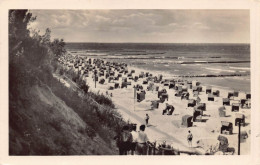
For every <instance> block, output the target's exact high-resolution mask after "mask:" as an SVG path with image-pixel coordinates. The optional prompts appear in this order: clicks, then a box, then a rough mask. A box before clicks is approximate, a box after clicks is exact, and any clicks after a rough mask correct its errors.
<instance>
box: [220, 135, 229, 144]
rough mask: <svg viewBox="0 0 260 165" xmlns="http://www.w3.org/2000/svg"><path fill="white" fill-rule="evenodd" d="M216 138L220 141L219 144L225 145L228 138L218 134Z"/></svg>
mask: <svg viewBox="0 0 260 165" xmlns="http://www.w3.org/2000/svg"><path fill="white" fill-rule="evenodd" d="M218 140H219V141H220V144H221V145H226V144H228V138H227V137H225V136H222V135H219V136H218Z"/></svg>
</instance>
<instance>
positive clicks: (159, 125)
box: [74, 59, 251, 155]
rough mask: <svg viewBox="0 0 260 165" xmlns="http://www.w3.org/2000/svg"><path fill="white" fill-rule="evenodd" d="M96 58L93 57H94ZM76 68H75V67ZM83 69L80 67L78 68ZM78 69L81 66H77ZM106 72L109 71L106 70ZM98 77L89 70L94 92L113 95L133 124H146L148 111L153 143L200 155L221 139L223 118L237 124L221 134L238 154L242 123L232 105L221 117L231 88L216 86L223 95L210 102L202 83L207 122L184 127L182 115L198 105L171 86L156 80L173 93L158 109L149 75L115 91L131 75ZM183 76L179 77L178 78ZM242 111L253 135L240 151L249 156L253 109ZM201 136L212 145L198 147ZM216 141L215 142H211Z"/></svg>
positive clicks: (160, 88)
mask: <svg viewBox="0 0 260 165" xmlns="http://www.w3.org/2000/svg"><path fill="white" fill-rule="evenodd" d="M92 61H93V59H92ZM74 69H75V68H74ZM78 69H80V68H78ZM127 69H128V71H129V72H130V71H131V70H135V73H133V74H132V76H133V77H135V76H138V75H139V74H140V73H141V72H144V73H146V72H149V71H148V70H143V69H139V68H134V67H129V66H128V67H127ZM75 71H77V69H75ZM105 73H106V71H105ZM149 73H152V74H153V76H158V74H162V75H163V79H167V78H170V77H172V75H166V74H165V75H164V74H163V73H159V72H157V73H156V72H149ZM117 75H118V72H117V71H115V76H117ZM93 76H94V73H93V72H89V74H88V77H85V80H86V82H87V84H88V85H89V86H90V91H92V92H98V93H103V94H104V95H106V93H107V92H108V94H109V95H108V96H107V97H111V96H110V94H112V97H111V99H112V101H113V102H114V104H115V107H116V109H117V111H118V112H119V113H120V114H121V115H122V117H123V118H124V120H126V121H128V122H129V123H136V124H137V126H140V125H141V124H145V115H146V114H148V115H149V116H150V120H149V124H148V127H147V129H146V132H147V135H148V137H149V140H150V141H151V142H157V144H160V143H162V142H163V141H166V144H169V145H171V146H172V147H173V148H174V149H176V150H180V151H187V152H197V153H200V154H205V153H206V152H207V150H208V149H210V147H212V146H214V145H215V144H216V143H217V142H218V141H217V138H218V136H219V135H220V128H221V121H227V122H231V123H233V134H231V135H225V134H221V135H223V136H225V137H227V138H228V142H229V147H233V148H235V154H237V149H238V126H235V118H236V117H235V114H236V113H237V112H232V111H231V106H225V108H226V117H219V111H218V108H219V107H221V106H223V102H222V99H223V98H226V97H227V95H228V92H231V91H228V90H225V89H223V88H212V90H219V91H220V95H219V97H215V100H214V101H208V94H206V92H205V91H206V86H204V85H203V82H201V86H202V92H200V93H199V95H198V96H199V98H200V99H201V101H200V102H201V103H205V104H206V111H204V115H203V116H202V119H203V120H205V121H206V122H193V126H192V127H188V128H187V127H184V126H182V125H181V123H182V116H184V115H191V116H192V115H193V110H194V107H188V106H187V105H188V100H185V99H183V100H181V97H176V96H175V93H176V90H174V89H169V86H164V84H161V83H155V84H156V85H158V86H159V90H162V89H166V90H167V94H168V96H169V99H168V101H167V100H166V101H165V102H163V103H159V108H158V109H153V110H152V109H151V101H153V100H158V97H157V94H158V92H157V91H155V90H153V91H148V90H146V89H147V86H148V84H149V83H148V84H143V80H144V79H145V78H139V79H138V81H133V80H129V79H127V81H128V82H131V85H127V88H117V89H113V90H109V86H114V83H115V82H117V83H119V84H120V85H121V83H122V77H127V74H122V77H120V78H119V80H112V81H111V82H110V83H109V82H108V79H105V77H104V76H101V77H99V80H100V78H104V79H105V83H104V84H100V83H99V82H98V81H99V80H98V81H97V82H96V88H95V82H94V79H93V78H92V77H93ZM178 79H179V78H178ZM137 84H139V85H142V86H143V89H144V90H145V91H146V95H145V99H144V100H143V101H141V102H137V101H136V100H135V99H134V88H133V87H134V86H136V85H137ZM188 92H189V93H192V89H188ZM245 96H246V94H245V93H244V92H241V91H240V92H239V97H235V98H233V100H230V105H232V103H233V102H237V100H239V99H243V98H245ZM196 98H197V97H193V95H192V94H191V95H190V98H189V99H195V100H196ZM166 103H168V104H170V105H173V106H174V108H175V110H174V112H173V114H172V115H162V111H163V110H164V109H165V107H166ZM239 113H242V114H244V115H245V122H246V126H244V127H243V126H242V127H241V131H245V132H247V133H248V135H249V138H247V139H246V140H245V141H244V142H242V143H241V151H240V154H242V155H246V154H250V121H251V117H250V109H248V108H247V109H242V108H239ZM188 130H190V131H191V132H192V134H193V147H192V148H190V147H188V142H187V140H186V137H187V134H188ZM201 139H207V142H209V144H205V146H204V148H200V147H197V141H198V140H201ZM210 142H211V143H212V144H211V143H210Z"/></svg>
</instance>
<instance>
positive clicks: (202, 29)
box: [30, 10, 250, 43]
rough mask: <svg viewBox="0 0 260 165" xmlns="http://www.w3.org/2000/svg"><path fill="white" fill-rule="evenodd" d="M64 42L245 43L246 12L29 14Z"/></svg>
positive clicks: (247, 32)
mask: <svg viewBox="0 0 260 165" xmlns="http://www.w3.org/2000/svg"><path fill="white" fill-rule="evenodd" d="M30 11H31V12H32V13H33V15H36V16H37V20H36V21H35V22H34V23H32V24H31V26H32V27H33V28H36V29H39V30H40V31H41V32H44V31H45V29H46V28H47V27H49V28H51V30H52V37H53V38H63V39H65V41H67V42H154V43H249V42H250V24H249V22H250V16H249V11H248V10H30Z"/></svg>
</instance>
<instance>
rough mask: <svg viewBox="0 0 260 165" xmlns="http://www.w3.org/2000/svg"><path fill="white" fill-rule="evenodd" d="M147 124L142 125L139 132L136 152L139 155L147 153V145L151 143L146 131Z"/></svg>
mask: <svg viewBox="0 0 260 165" xmlns="http://www.w3.org/2000/svg"><path fill="white" fill-rule="evenodd" d="M144 130H145V125H141V126H140V131H139V132H138V134H137V135H138V136H137V143H136V152H137V154H138V155H147V146H148V143H149V139H148V137H147V135H146V133H145V132H144Z"/></svg>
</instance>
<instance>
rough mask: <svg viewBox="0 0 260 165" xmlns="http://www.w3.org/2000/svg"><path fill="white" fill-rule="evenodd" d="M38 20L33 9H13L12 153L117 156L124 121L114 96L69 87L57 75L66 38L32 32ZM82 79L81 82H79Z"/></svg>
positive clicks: (11, 20)
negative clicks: (112, 100) (32, 26)
mask: <svg viewBox="0 0 260 165" xmlns="http://www.w3.org/2000/svg"><path fill="white" fill-rule="evenodd" d="M34 19H36V18H35V17H32V15H31V13H29V12H28V11H27V10H10V11H9V154H10V155H89V154H94V155H99V154H102V155H111V154H117V148H116V145H115V141H114V140H113V137H114V136H115V135H116V134H117V132H118V131H119V130H120V128H121V127H122V125H123V124H125V123H124V121H122V120H121V119H119V118H118V117H115V116H119V115H118V114H117V112H116V111H115V110H114V109H113V103H112V102H111V100H109V99H108V98H106V97H104V96H102V95H97V94H93V93H88V92H87V86H86V85H85V82H82V81H80V79H76V80H77V81H80V86H79V87H80V88H81V89H78V90H73V88H67V87H65V86H64V85H63V84H62V83H61V82H59V81H58V79H56V78H54V77H53V74H55V73H54V72H55V71H56V69H57V67H56V66H57V65H56V59H57V58H58V57H59V56H60V55H63V54H64V52H65V50H64V45H65V43H64V42H63V40H58V39H55V40H54V41H50V30H49V29H47V30H46V33H45V34H44V35H43V36H40V35H39V34H38V33H34V34H33V35H32V36H30V35H29V30H28V29H27V24H28V23H29V22H31V21H33V20H34ZM77 83H78V82H77Z"/></svg>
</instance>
